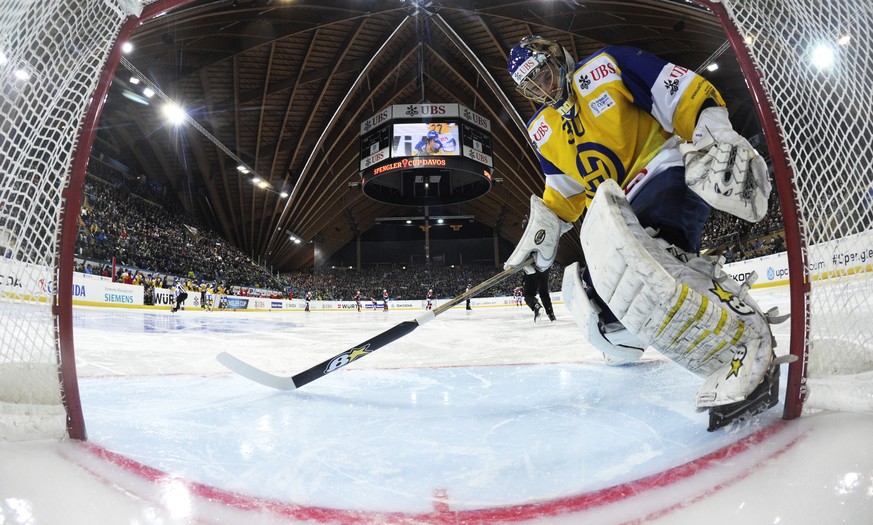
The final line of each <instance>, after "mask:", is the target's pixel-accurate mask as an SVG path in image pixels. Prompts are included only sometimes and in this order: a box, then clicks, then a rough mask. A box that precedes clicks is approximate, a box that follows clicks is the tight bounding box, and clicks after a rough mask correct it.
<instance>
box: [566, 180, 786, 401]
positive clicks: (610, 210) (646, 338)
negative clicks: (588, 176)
mask: <svg viewBox="0 0 873 525" xmlns="http://www.w3.org/2000/svg"><path fill="white" fill-rule="evenodd" d="M580 238H581V241H582V246H583V249H584V251H585V259H586V262H587V264H588V270H589V272H590V274H591V279H592V283H593V285H594V289H595V290H596V291H597V294H598V295H599V296H600V298H601V299H603V301H604V302H605V303H606V304H607V305H608V306H609V309H610V310H612V312H613V313H614V314H615V315H616V317H617V318H618V319H619V321H621V323H622V324H623V325H624V326H625V327H626V328H627V329H628V330H629V331H630V332H631V333H633V334H634V335H635V336H636V337H638V338H639V339H640V340H641V341H642V342H644V343H645V344H647V345H650V346H652V347H654V348H655V349H657V350H658V351H660V352H661V353H663V354H664V355H665V356H667V357H668V358H670V359H671V360H673V361H675V362H676V363H678V364H680V365H682V366H683V367H684V368H686V369H688V370H690V371H691V372H694V373H695V374H697V375H699V376H701V377H704V378H706V381H705V382H704V385H703V386H702V387H701V389H700V390H699V391H698V394H697V399H696V404H697V407H698V408H705V407H711V406H718V405H724V404H728V403H733V402H736V401H741V400H743V399H745V398H746V396H748V395H749V394H750V393H751V392H752V391H753V390H754V389H755V387H756V386H758V384H759V383H760V382H761V381H762V380H763V379H764V377H765V375H766V373H767V371H768V369H769V367H770V364H771V363H772V360H773V350H772V337H771V334H770V328H769V325H768V323H767V320H766V318H765V317H764V315H763V314H762V313H761V311H760V309H759V308H758V307H757V305H755V304H754V303H753V302H751V301H749V300H747V298H746V297H745V292H746V291H745V290H744V289H742V288H741V287H740V286H739V285H738V284H737V283H736V282H735V281H734V280H733V279H731V278H730V277H729V276H727V274H725V273H724V272H723V271H721V270H720V269H719V268H718V267H714V266H712V265H711V264H708V265H704V264H701V262H700V261H701V259H700V258H698V257H694V258H693V259H694V260H693V261H692V262H690V263H688V264H686V263H685V262H683V261H680V260H679V259H677V258H676V257H675V256H674V255H673V254H671V253H670V252H668V251H667V250H666V249H665V247H664V246H663V245H662V244H663V241H659V240H656V239H653V238H652V237H650V236H649V234H648V233H646V231H645V230H644V229H643V228H642V227H641V226H640V224H639V221H637V218H636V215H635V214H634V212H633V210H632V209H631V207H630V205H629V204H628V203H627V200H626V199H625V197H624V193H623V191H622V190H621V188H619V186H618V184H615V183H614V182H613V181H606V182H605V183H602V184H601V185H600V187H599V188H598V190H597V194H596V196H595V198H594V201H593V202H592V204H591V206H590V208H589V210H588V213H587V216H586V217H585V220H584V221H583V223H582V231H581V233H580Z"/></svg>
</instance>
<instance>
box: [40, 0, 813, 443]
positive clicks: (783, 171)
mask: <svg viewBox="0 0 873 525" xmlns="http://www.w3.org/2000/svg"><path fill="white" fill-rule="evenodd" d="M693 1H694V3H695V4H697V5H699V6H702V7H705V8H707V9H709V10H710V11H711V12H712V13H713V14H714V15H715V16H716V17H717V19H718V20H719V21H720V23H721V25H722V28H723V30H724V32H725V34H726V36H727V39H728V41H729V42H730V44H731V47H732V48H733V51H734V54H735V56H736V58H737V60H738V62H739V65H740V68H741V70H742V72H743V75H744V77H745V80H746V82H747V85H748V87H749V90H750V94H751V95H752V96H753V98H754V100H755V106H756V111H757V113H758V117H759V120H760V122H761V125H762V127H763V130H764V138H765V141H766V144H767V147H768V149H769V152H770V155H771V163H772V167H773V170H774V172H775V183H776V187H777V189H778V191H779V197H780V207H781V211H782V215H783V217H784V226H785V239H786V248H787V254H788V266H789V276H790V281H791V286H790V304H791V312H792V317H791V329H790V338H791V340H790V353H791V354H793V355H796V356H798V357H799V359H798V360H797V361H795V362H794V363H792V364H791V365H790V366H789V372H788V387H787V390H786V394H785V409H784V413H783V417H784V418H786V419H793V418H796V417H798V416H799V415H800V414H801V412H802V409H803V400H804V396H805V391H806V387H805V383H806V373H807V365H808V350H809V349H808V345H809V343H808V339H809V338H808V335H809V317H810V301H809V299H810V298H809V295H810V282H809V281H810V280H809V276H808V274H807V271H806V264H805V261H806V259H807V255H806V243H805V239H806V237H805V233H804V229H803V226H802V224H801V221H800V217H801V214H800V212H799V207H798V198H797V195H796V187H795V185H794V184H793V182H792V181H793V178H794V173H793V172H792V169H791V167H790V166H789V162H788V158H787V156H786V154H785V148H784V144H783V141H782V134H781V131H780V129H779V126H778V120H777V119H776V116H775V112H774V111H773V108H772V106H771V104H770V102H769V100H768V98H767V95H766V90H765V89H764V87H763V84H762V81H761V73H760V72H759V71H758V70H757V69H756V67H755V65H754V63H753V61H752V58H751V56H750V54H749V52H748V50H747V48H746V46H745V44H744V40H743V37H742V36H741V35H740V33H739V31H738V30H737V27H736V26H735V24H734V22H733V21H732V19H731V18H730V16H729V14H728V12H727V9H726V8H725V6H724V5H723V4H721V3H720V2H718V1H717V0H715V1H712V0H693ZM193 2H194V0H156V1H155V2H153V3H150V4H147V5H144V6H143V9H142V13H141V14H140V16H139V17H133V16H131V17H129V18H128V19H127V20H126V21H125V22H124V23H123V24H122V26H121V30H120V31H119V33H118V34H117V35H116V37H115V43H114V45H113V48H112V50H111V51H110V53H109V55H108V59H107V61H106V63H105V64H104V67H103V69H102V72H101V75H100V79H99V81H98V85H97V88H96V90H95V91H94V93H93V96H92V97H91V102H90V104H89V106H88V108H87V110H86V112H85V117H84V120H83V124H82V130H81V132H80V136H79V140H78V143H77V145H76V150H75V152H74V154H73V156H72V163H71V169H70V175H69V181H68V184H67V187H66V188H65V189H64V190H63V194H62V195H63V200H64V202H65V206H64V208H63V212H62V215H61V217H60V222H61V224H60V225H59V226H60V229H59V233H58V236H59V246H60V248H59V259H58V267H57V269H56V273H55V277H56V282H57V291H56V295H55V297H54V302H53V305H52V314H53V317H54V323H55V333H56V336H57V340H58V352H59V358H60V359H59V362H60V375H61V377H60V380H61V387H62V388H63V391H64V393H65V395H64V403H65V409H66V411H67V431H68V435H69V437H70V438H72V439H77V440H85V439H87V437H86V431H85V421H84V416H83V413H82V406H81V400H80V396H79V388H78V379H77V373H76V366H75V359H74V356H75V351H74V341H73V317H72V302H73V299H72V298H73V259H74V253H75V243H76V233H77V220H78V217H79V213H80V211H81V199H82V189H83V185H84V180H85V173H86V169H87V166H88V161H89V155H90V151H91V148H92V146H93V144H94V140H95V137H96V132H97V123H98V122H99V120H100V116H101V114H102V111H103V108H104V104H105V102H106V99H107V95H108V92H109V88H110V86H111V84H112V82H113V79H114V77H115V73H116V71H117V69H118V66H119V64H120V61H121V57H122V51H121V43H122V42H125V41H127V40H128V39H129V37H130V36H131V34H132V33H133V31H134V30H136V28H138V27H139V26H140V25H142V24H143V23H145V22H148V21H149V20H152V19H154V18H155V17H157V16H160V15H162V14H165V13H167V12H169V11H173V10H177V9H179V8H183V7H185V6H186V5H189V4H191V3H193Z"/></svg>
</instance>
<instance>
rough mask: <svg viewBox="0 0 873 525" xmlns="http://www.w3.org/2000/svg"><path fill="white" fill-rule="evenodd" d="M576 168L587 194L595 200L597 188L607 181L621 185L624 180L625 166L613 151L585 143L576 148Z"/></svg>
mask: <svg viewBox="0 0 873 525" xmlns="http://www.w3.org/2000/svg"><path fill="white" fill-rule="evenodd" d="M576 167H577V169H578V170H579V174H580V175H581V176H582V183H583V184H584V185H585V194H586V195H587V196H588V197H590V198H592V199H593V198H594V194H595V193H596V192H597V187H598V186H600V184H601V183H602V182H603V181H605V180H606V179H612V180H614V181H616V182H618V183H619V184H621V181H623V180H624V177H625V169H624V165H623V164H622V163H621V160H619V158H618V156H617V155H616V154H615V152H613V151H612V150H611V149H609V148H607V147H605V146H603V145H602V144H596V143H594V142H585V143H583V144H579V146H577V147H576Z"/></svg>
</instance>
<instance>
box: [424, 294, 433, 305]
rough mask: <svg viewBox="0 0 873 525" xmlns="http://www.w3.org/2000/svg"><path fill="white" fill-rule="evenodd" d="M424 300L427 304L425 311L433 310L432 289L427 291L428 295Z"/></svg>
mask: <svg viewBox="0 0 873 525" xmlns="http://www.w3.org/2000/svg"><path fill="white" fill-rule="evenodd" d="M424 300H425V301H426V303H427V304H426V305H425V307H424V309H425V310H432V309H433V290H432V289H431V290H428V291H427V295H426V296H425V298H424Z"/></svg>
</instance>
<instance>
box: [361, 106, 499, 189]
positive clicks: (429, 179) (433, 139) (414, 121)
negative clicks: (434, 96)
mask: <svg viewBox="0 0 873 525" xmlns="http://www.w3.org/2000/svg"><path fill="white" fill-rule="evenodd" d="M493 167H494V161H493V156H492V150H491V124H490V121H489V120H488V119H486V118H485V117H483V116H481V115H479V114H477V113H475V112H474V111H472V110H470V109H469V108H466V107H464V106H463V105H461V104H407V105H395V106H390V107H388V108H385V109H384V110H382V111H381V112H379V113H377V114H376V115H373V116H372V117H370V118H369V119H367V120H366V121H364V122H363V123H362V124H361V157H360V175H361V188H362V189H363V191H364V193H365V194H367V195H368V196H370V197H371V198H373V199H376V200H379V201H382V202H389V203H392V204H400V205H408V206H421V205H432V204H455V203H458V202H464V201H467V200H472V199H475V198H477V197H481V196H482V195H484V194H485V193H487V192H488V191H489V190H490V189H491V182H492V177H493Z"/></svg>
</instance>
